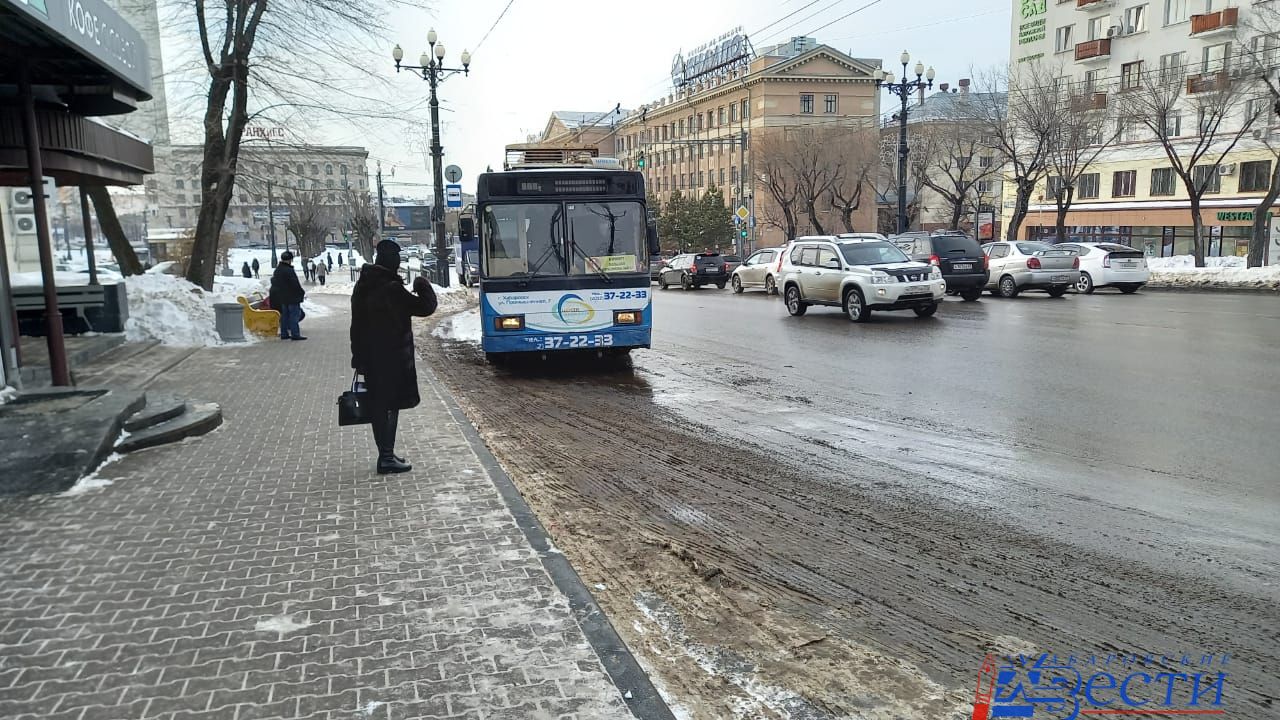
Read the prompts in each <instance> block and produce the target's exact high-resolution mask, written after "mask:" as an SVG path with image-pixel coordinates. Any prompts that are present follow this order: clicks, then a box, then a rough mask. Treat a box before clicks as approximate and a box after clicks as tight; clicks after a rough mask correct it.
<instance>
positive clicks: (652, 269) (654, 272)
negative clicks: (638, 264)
mask: <svg viewBox="0 0 1280 720" xmlns="http://www.w3.org/2000/svg"><path fill="white" fill-rule="evenodd" d="M666 266H667V259H666V258H664V257H662V256H661V255H650V256H649V279H650V280H657V279H658V275H660V274H662V268H664V267H666Z"/></svg>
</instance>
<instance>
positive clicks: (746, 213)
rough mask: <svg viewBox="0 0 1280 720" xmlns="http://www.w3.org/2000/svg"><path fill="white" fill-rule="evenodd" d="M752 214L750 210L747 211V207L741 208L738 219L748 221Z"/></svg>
mask: <svg viewBox="0 0 1280 720" xmlns="http://www.w3.org/2000/svg"><path fill="white" fill-rule="evenodd" d="M750 214H751V211H750V210H748V209H746V208H745V207H740V208H738V219H739V220H746V219H747V216H749V215H750Z"/></svg>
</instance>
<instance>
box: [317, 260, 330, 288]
mask: <svg viewBox="0 0 1280 720" xmlns="http://www.w3.org/2000/svg"><path fill="white" fill-rule="evenodd" d="M328 274H329V271H328V270H326V269H325V266H324V263H317V264H316V279H317V280H319V281H320V284H321V285H324V276H325V275H328Z"/></svg>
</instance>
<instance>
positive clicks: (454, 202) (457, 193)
mask: <svg viewBox="0 0 1280 720" xmlns="http://www.w3.org/2000/svg"><path fill="white" fill-rule="evenodd" d="M444 206H445V207H451V208H460V207H462V186H461V185H457V184H454V183H450V184H448V185H445V186H444Z"/></svg>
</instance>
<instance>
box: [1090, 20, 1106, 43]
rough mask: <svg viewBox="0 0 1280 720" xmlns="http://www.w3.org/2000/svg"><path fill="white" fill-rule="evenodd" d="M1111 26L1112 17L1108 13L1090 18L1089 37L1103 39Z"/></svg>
mask: <svg viewBox="0 0 1280 720" xmlns="http://www.w3.org/2000/svg"><path fill="white" fill-rule="evenodd" d="M1109 27H1111V18H1110V17H1109V16H1107V15H1103V16H1102V17H1096V18H1091V19H1090V20H1089V39H1090V40H1101V39H1103V38H1105V37H1106V36H1107V28H1109Z"/></svg>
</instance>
